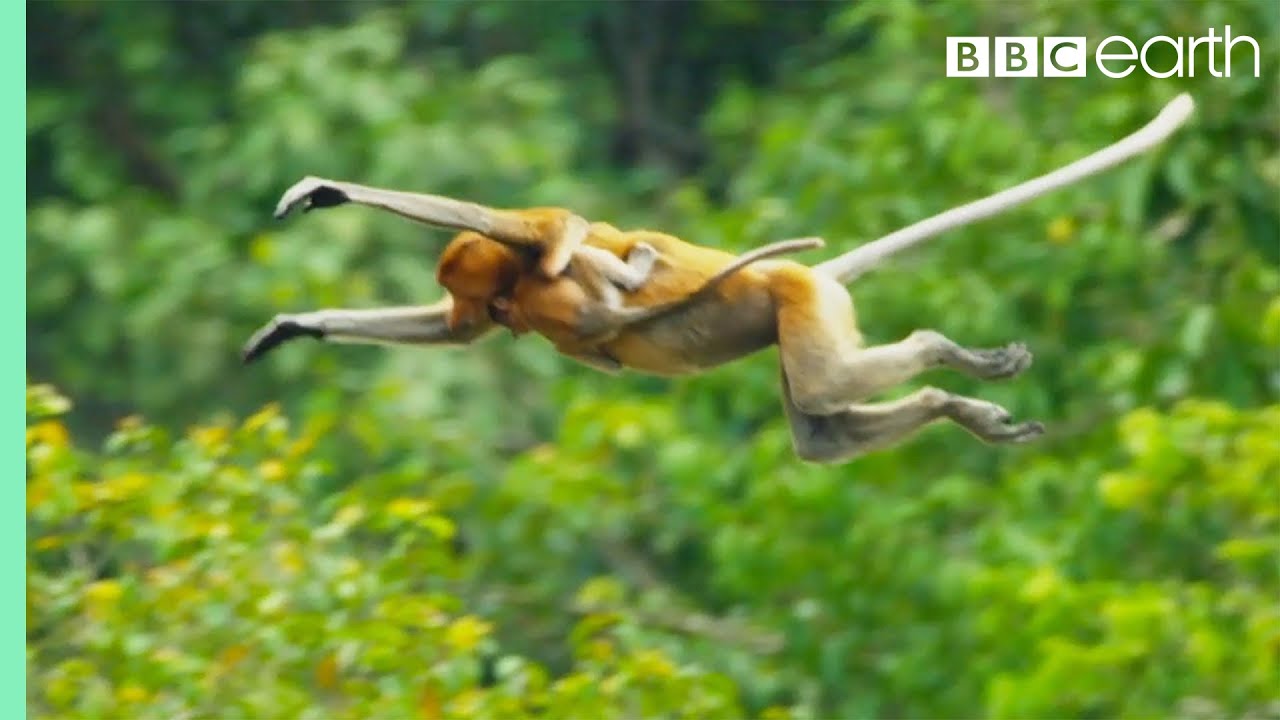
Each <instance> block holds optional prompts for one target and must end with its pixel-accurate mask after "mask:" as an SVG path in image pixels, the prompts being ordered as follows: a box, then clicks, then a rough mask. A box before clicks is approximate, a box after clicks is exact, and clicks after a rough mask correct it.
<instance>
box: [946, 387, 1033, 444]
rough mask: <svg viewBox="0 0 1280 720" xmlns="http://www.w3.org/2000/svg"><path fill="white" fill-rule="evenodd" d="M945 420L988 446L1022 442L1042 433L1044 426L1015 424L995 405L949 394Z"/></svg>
mask: <svg viewBox="0 0 1280 720" xmlns="http://www.w3.org/2000/svg"><path fill="white" fill-rule="evenodd" d="M946 414H947V417H949V418H951V419H952V420H954V421H955V422H956V423H958V424H959V425H961V426H963V427H964V428H965V429H966V430H968V431H969V432H971V433H973V434H974V435H976V436H977V437H978V438H979V439H981V440H983V441H984V442H989V443H1023V442H1028V441H1030V440H1034V439H1036V438H1038V437H1040V436H1041V435H1043V434H1044V424H1043V423H1040V422H1035V421H1029V422H1021V423H1015V422H1013V415H1012V414H1011V413H1010V412H1009V411H1008V410H1005V409H1004V408H1002V407H1000V406H999V405H996V404H995V403H991V402H987V401H985V400H975V399H973V398H968V397H962V396H958V395H953V396H952V397H951V398H949V399H948V401H947V404H946Z"/></svg>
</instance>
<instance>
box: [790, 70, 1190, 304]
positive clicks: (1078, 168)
mask: <svg viewBox="0 0 1280 720" xmlns="http://www.w3.org/2000/svg"><path fill="white" fill-rule="evenodd" d="M1193 110H1195V102H1194V101H1193V100H1192V99H1191V96H1190V95H1189V94H1187V93H1183V94H1181V95H1179V96H1177V97H1176V98H1174V99H1173V100H1172V101H1170V102H1169V104H1168V105H1165V106H1164V109H1163V110H1161V111H1160V113H1159V114H1158V115H1156V117H1155V119H1153V120H1152V121H1151V122H1149V123H1147V125H1146V126H1145V127H1143V128H1142V129H1140V130H1138V131H1136V132H1134V133H1133V134H1131V135H1129V136H1128V137H1126V138H1124V139H1122V140H1119V141H1118V142H1115V143H1113V144H1112V145H1109V146H1107V147H1105V148H1103V149H1102V150H1099V151H1097V152H1095V153H1093V154H1092V155H1088V156H1086V157H1083V158H1081V159H1079V160H1077V161H1075V162H1073V163H1071V164H1070V165H1066V166H1064V167H1061V168H1058V169H1057V170H1054V171H1053V172H1050V173H1048V174H1045V175H1041V176H1040V177H1038V178H1035V179H1033V180H1028V181H1027V182H1025V183H1022V184H1021V185H1015V186H1013V187H1011V188H1009V189H1007V190H1002V191H1000V192H998V193H996V194H995V195H989V196H987V197H985V198H982V199H981V200H975V201H973V202H971V203H967V204H965V205H960V206H958V207H954V208H951V209H950V210H947V211H946V212H943V213H941V214H939V215H934V216H933V217H931V218H927V219H925V220H921V221H920V222H917V223H915V224H913V225H908V226H907V227H905V228H902V229H901V230H898V231H896V232H893V233H890V234H889V235H886V236H884V237H882V238H880V239H879V240H875V241H873V242H869V243H867V244H865V245H862V246H860V247H858V248H856V249H854V250H851V251H850V252H847V253H845V254H844V255H841V256H839V257H836V258H832V259H831V260H827V261H826V262H824V263H821V264H819V265H816V266H815V267H814V270H817V271H818V272H822V273H826V274H827V275H830V276H831V277H834V278H835V279H837V280H839V281H840V282H841V283H842V284H847V283H849V282H851V281H853V280H854V279H855V278H857V277H858V276H859V275H861V274H862V273H864V272H866V271H867V270H870V269H872V268H873V267H875V266H876V265H879V264H880V263H881V262H883V261H884V260H886V259H887V258H889V257H890V256H892V255H896V254H898V253H900V252H902V251H903V250H906V249H908V248H911V247H914V246H915V245H918V244H920V243H921V242H923V241H924V240H927V239H929V238H931V237H933V236H935V235H939V234H941V233H943V232H946V231H948V230H952V229H954V228H958V227H961V226H963V225H968V224H970V223H974V222H977V221H979V220H985V219H986V218H989V217H991V216H993V215H999V214H1000V213H1002V212H1005V211H1006V210H1009V209H1011V208H1013V207H1015V206H1017V205H1021V204H1022V203H1024V202H1027V201H1028V200H1032V199H1034V198H1037V197H1040V196H1041V195H1044V194H1046V193H1049V192H1052V191H1053V190H1057V189H1058V188H1061V187H1064V186H1067V185H1071V184H1072V183H1076V182H1079V181H1080V180H1083V179H1084V178H1086V177H1089V176H1090V175H1094V174H1096V173H1099V172H1101V171H1103V170H1106V169H1108V168H1111V167H1114V166H1115V165H1119V164H1120V163H1122V162H1124V161H1125V160H1128V159H1129V158H1131V157H1134V156H1135V155H1139V154H1141V153H1144V152H1146V151H1148V150H1150V149H1151V148H1153V147H1155V146H1157V145H1159V144H1160V143H1162V142H1164V141H1165V140H1166V139H1168V137H1169V136H1170V135H1172V134H1173V132H1174V131H1175V130H1177V129H1178V128H1179V127H1181V126H1182V125H1183V123H1185V122H1186V121H1187V119H1188V118H1190V117H1191V113H1192V111H1193Z"/></svg>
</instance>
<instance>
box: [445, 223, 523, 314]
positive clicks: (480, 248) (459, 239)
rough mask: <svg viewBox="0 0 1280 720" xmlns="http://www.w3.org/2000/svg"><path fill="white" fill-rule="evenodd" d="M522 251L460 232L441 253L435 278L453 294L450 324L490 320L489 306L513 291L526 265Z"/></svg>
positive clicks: (480, 236) (471, 233)
mask: <svg viewBox="0 0 1280 720" xmlns="http://www.w3.org/2000/svg"><path fill="white" fill-rule="evenodd" d="M524 264H525V260H524V259H523V258H522V257H521V256H520V254H519V253H518V252H517V251H516V250H514V249H512V248H510V247H508V246H506V245H503V244H502V243H500V242H497V241H495V240H490V239H489V238H487V237H485V236H483V235H480V234H479V233H474V232H463V233H459V234H458V235H457V236H456V237H455V238H454V239H453V241H452V242H450V243H449V245H448V246H447V247H445V249H444V252H443V253H441V254H440V263H439V265H438V266H437V269H436V280H437V281H439V283H440V284H441V285H442V286H443V287H444V288H445V289H446V290H448V291H449V295H451V296H452V297H453V309H452V310H451V311H450V312H449V318H448V322H449V327H450V329H457V328H458V327H460V326H464V325H474V324H478V323H481V322H487V321H489V320H490V319H496V318H491V317H490V305H491V304H492V303H493V302H494V300H496V299H498V298H504V297H507V296H509V295H510V294H511V291H512V289H513V288H514V287H515V284H516V280H517V279H519V277H520V272H521V270H522V268H523V267H524Z"/></svg>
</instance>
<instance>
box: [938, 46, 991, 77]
mask: <svg viewBox="0 0 1280 720" xmlns="http://www.w3.org/2000/svg"><path fill="white" fill-rule="evenodd" d="M990 52H991V38H984V37H949V38H947V77H988V76H990V74H991V70H990V57H989V55H990Z"/></svg>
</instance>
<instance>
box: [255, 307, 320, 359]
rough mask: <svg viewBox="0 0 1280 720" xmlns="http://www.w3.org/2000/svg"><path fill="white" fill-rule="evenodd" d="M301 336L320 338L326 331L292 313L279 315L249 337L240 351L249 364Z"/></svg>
mask: <svg viewBox="0 0 1280 720" xmlns="http://www.w3.org/2000/svg"><path fill="white" fill-rule="evenodd" d="M300 337H310V338H315V339H317V340H319V339H321V338H323V337H324V331H323V330H320V329H319V328H314V327H307V326H305V325H303V324H302V323H300V322H298V321H297V320H296V319H294V318H293V317H292V316H290V315H277V316H275V317H274V318H273V319H272V320H271V322H269V323H267V324H266V325H263V326H262V327H261V328H260V329H259V330H258V331H257V332H256V333H254V334H253V336H252V337H250V338H249V342H247V343H245V345H244V349H243V350H242V351H241V353H240V359H241V360H243V361H244V364H245V365H248V364H249V363H251V362H253V361H255V360H257V359H258V358H260V357H262V356H263V355H266V354H267V353H269V352H271V351H272V350H275V349H276V348H277V347H280V346H281V345H283V344H284V343H286V342H289V341H290V340H296V339H297V338H300Z"/></svg>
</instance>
